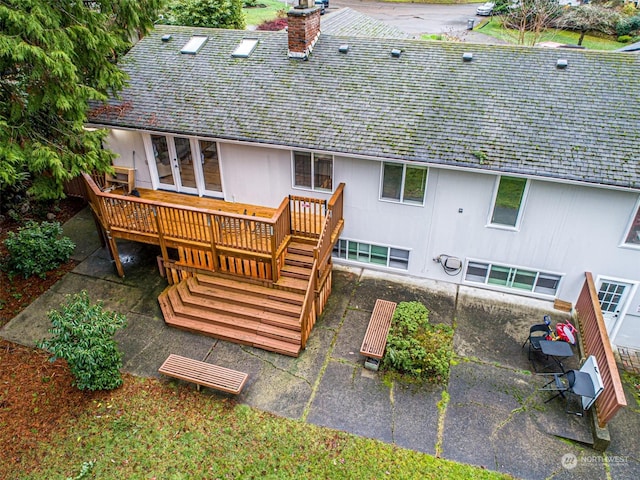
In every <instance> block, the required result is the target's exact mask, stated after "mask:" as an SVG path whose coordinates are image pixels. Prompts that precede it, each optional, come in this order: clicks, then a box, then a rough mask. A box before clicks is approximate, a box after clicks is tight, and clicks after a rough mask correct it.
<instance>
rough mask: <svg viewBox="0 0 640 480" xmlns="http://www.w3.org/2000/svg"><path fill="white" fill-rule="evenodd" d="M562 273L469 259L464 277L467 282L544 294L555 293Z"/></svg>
mask: <svg viewBox="0 0 640 480" xmlns="http://www.w3.org/2000/svg"><path fill="white" fill-rule="evenodd" d="M561 278H562V277H561V276H560V275H557V274H554V273H546V272H539V271H536V270H530V269H525V268H519V267H511V266H508V265H494V264H491V263H484V262H476V261H469V263H468V264H467V271H466V273H465V277H464V279H465V280H466V281H467V282H473V283H483V284H485V285H495V286H497V287H505V288H509V289H513V290H521V291H527V292H533V293H539V294H542V295H555V294H556V292H557V291H558V285H559V284H560V279H561Z"/></svg>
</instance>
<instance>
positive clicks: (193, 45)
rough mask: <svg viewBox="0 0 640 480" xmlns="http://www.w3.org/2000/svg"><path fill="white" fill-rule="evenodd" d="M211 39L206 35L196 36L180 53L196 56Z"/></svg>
mask: <svg viewBox="0 0 640 480" xmlns="http://www.w3.org/2000/svg"><path fill="white" fill-rule="evenodd" d="M207 40H209V37H207V36H205V35H194V36H193V37H191V39H190V40H189V41H188V42H187V43H186V44H185V46H184V47H182V50H180V53H188V54H189V55H195V54H196V53H198V52H199V51H200V49H201V48H202V46H203V45H204V44H205V43H207Z"/></svg>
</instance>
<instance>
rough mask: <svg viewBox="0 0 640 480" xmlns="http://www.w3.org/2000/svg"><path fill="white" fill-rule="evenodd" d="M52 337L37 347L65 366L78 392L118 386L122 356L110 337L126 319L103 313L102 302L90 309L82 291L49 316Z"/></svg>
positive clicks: (85, 294)
mask: <svg viewBox="0 0 640 480" xmlns="http://www.w3.org/2000/svg"><path fill="white" fill-rule="evenodd" d="M48 315H49V319H50V320H51V324H52V328H51V329H49V333H51V334H52V335H53V337H52V338H50V339H45V340H43V341H41V342H40V343H39V345H38V346H39V347H40V348H43V349H45V350H48V351H49V352H51V353H52V354H53V357H52V359H51V361H55V359H56V358H63V359H65V360H66V361H67V363H68V364H69V368H70V370H71V374H72V375H73V377H74V383H73V384H74V385H75V386H76V387H78V388H79V389H80V390H112V389H114V388H117V387H119V386H120V385H122V376H121V375H120V367H122V353H121V352H120V351H119V350H118V347H117V345H116V342H115V341H114V339H113V335H114V334H115V333H116V331H118V330H119V329H121V328H124V327H125V326H126V318H125V317H124V315H121V314H119V313H116V312H110V311H105V310H103V308H102V302H97V303H96V304H93V305H91V303H90V301H89V295H88V294H87V292H86V291H82V292H81V293H78V294H75V295H73V296H70V295H69V296H67V302H66V303H65V304H63V305H62V306H61V309H60V311H57V310H52V311H51V312H49V314H48Z"/></svg>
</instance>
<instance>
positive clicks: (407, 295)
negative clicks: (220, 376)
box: [0, 211, 640, 479]
mask: <svg viewBox="0 0 640 480" xmlns="http://www.w3.org/2000/svg"><path fill="white" fill-rule="evenodd" d="M65 232H66V234H67V235H69V236H71V237H72V239H74V241H77V242H78V244H79V248H78V249H77V250H76V252H77V254H76V255H77V259H78V260H79V261H81V263H80V265H79V266H78V267H77V268H76V269H75V270H74V272H72V273H70V274H68V275H67V276H66V277H65V278H64V279H63V280H62V281H60V282H59V283H58V284H57V285H56V286H55V287H54V288H53V289H51V290H50V291H49V292H47V293H46V294H44V295H43V296H42V297H40V299H38V301H36V302H35V303H34V304H32V305H31V306H30V307H29V308H28V309H26V310H25V311H24V312H22V313H21V314H20V315H18V316H17V317H16V318H15V319H13V320H12V321H11V322H10V323H9V324H8V325H7V326H6V327H5V328H4V329H3V330H2V331H0V335H2V336H3V337H4V338H6V339H8V340H11V341H15V342H18V343H22V344H30V345H32V344H33V343H35V341H36V340H38V339H40V338H41V337H42V336H43V335H44V334H45V332H46V330H47V319H46V315H45V312H46V311H47V310H49V309H51V308H57V307H58V306H59V305H60V303H61V302H62V301H63V296H64V294H67V293H75V292H77V291H79V290H81V289H87V290H88V291H89V293H90V296H91V298H92V299H94V300H97V299H102V300H104V303H105V307H106V308H109V309H113V310H117V311H120V312H123V313H125V314H126V315H127V318H128V327H127V328H126V329H125V330H124V331H122V332H120V333H119V334H118V337H117V338H118V341H119V344H120V346H121V348H122V349H123V351H124V353H125V356H124V365H125V366H124V368H125V370H127V371H128V372H131V373H133V374H136V375H140V376H145V377H159V375H158V372H157V370H158V367H159V366H160V365H161V364H162V362H163V361H164V360H165V359H166V358H167V356H168V355H169V354H170V353H175V354H180V355H184V356H188V357H191V358H197V359H199V360H205V361H206V362H210V363H214V364H217V365H221V366H226V367H231V368H234V369H238V370H241V371H244V372H247V373H248V374H249V379H248V381H247V384H246V385H245V388H244V390H243V393H242V394H241V395H240V396H239V397H238V401H239V402H241V403H244V404H247V405H250V406H252V407H255V408H258V409H261V410H265V411H269V412H272V413H274V414H277V415H281V416H285V417H289V418H295V419H299V420H301V421H305V422H309V423H313V424H317V425H322V426H327V427H331V428H336V429H340V430H344V431H348V432H351V433H354V434H357V435H362V436H367V437H372V438H377V439H380V440H382V441H385V442H390V443H395V444H397V445H398V446H401V447H406V448H411V449H414V450H418V451H423V452H426V453H429V454H437V455H439V456H440V457H443V458H447V459H451V460H455V461H459V462H465V463H470V464H475V465H483V466H485V467H486V468H489V469H491V470H497V471H501V472H505V473H509V474H512V475H514V476H516V477H520V478H527V479H543V478H549V477H551V476H554V478H555V477H556V476H557V478H581V479H591V478H593V479H599V478H605V477H606V476H607V473H606V470H607V469H608V474H609V475H610V477H611V478H613V479H618V478H620V479H622V478H639V477H640V463H639V461H638V459H639V458H640V446H639V445H638V443H637V440H636V439H637V435H638V432H639V431H640V414H639V413H638V412H637V408H636V409H635V410H634V409H633V408H625V409H623V410H621V411H620V412H619V413H618V415H617V416H616V417H615V418H614V419H613V420H612V421H611V423H610V424H609V428H610V431H611V437H612V442H611V445H610V447H609V449H608V450H607V452H606V455H605V454H602V453H599V452H596V451H594V450H593V449H591V448H590V447H589V446H588V445H586V443H588V442H589V441H590V440H591V433H590V431H589V428H588V424H587V419H586V418H581V417H576V416H572V415H567V414H565V413H564V403H563V402H561V401H557V400H553V401H551V402H549V403H547V404H545V403H544V401H545V400H546V399H547V398H548V397H549V394H548V392H540V391H539V390H538V389H539V387H541V386H542V385H543V384H544V383H545V382H544V380H543V379H542V378H540V377H536V376H534V375H532V374H531V373H530V370H531V366H530V363H529V361H528V359H527V349H526V347H525V348H522V343H523V341H524V340H525V338H526V337H527V334H528V329H529V326H530V325H531V324H532V323H536V322H538V321H541V320H542V316H543V315H544V314H550V315H551V316H552V319H553V323H554V324H555V323H556V322H557V321H561V320H562V319H563V318H564V317H563V315H564V314H562V313H561V312H557V311H554V310H549V308H548V304H546V303H544V302H538V301H531V300H526V299H519V298H514V297H512V296H507V295H502V294H496V293H494V292H489V291H486V290H477V289H471V288H467V287H460V288H456V286H455V285H451V284H441V283H434V282H426V281H415V280H414V281H411V282H409V281H407V279H406V278H403V277H397V276H390V275H388V274H381V273H375V272H371V271H365V270H360V269H344V268H335V269H334V279H333V290H332V294H331V296H330V297H329V300H328V302H327V305H326V308H325V311H324V313H323V315H322V316H321V317H320V318H319V320H318V322H317V323H316V326H315V328H314V330H313V332H312V334H311V336H310V337H309V341H308V343H307V346H306V350H304V351H303V352H302V353H301V354H300V356H299V357H298V358H290V357H285V356H282V355H278V354H274V353H270V352H266V351H262V350H259V349H255V348H251V347H246V346H241V345H235V344H231V343H227V342H224V341H217V340H215V339H211V338H208V337H204V336H200V335H196V334H192V333H189V332H184V331H179V330H176V329H172V328H168V327H166V326H165V324H164V322H163V321H162V319H161V315H160V309H159V306H158V304H157V300H156V299H157V296H158V294H159V293H160V292H161V291H162V289H163V288H164V287H165V286H166V283H165V281H164V280H163V279H162V278H160V277H159V276H158V275H157V274H156V273H155V271H156V270H155V269H156V268H157V267H156V264H155V256H156V255H157V248H158V247H155V246H148V245H142V244H138V243H129V242H123V244H122V247H121V255H122V257H123V259H125V261H126V262H127V272H128V275H127V277H126V278H124V279H121V278H119V277H118V276H117V275H116V274H115V272H114V269H113V264H112V262H111V260H110V258H109V254H108V252H107V251H106V250H105V249H102V248H99V241H98V238H97V234H96V233H95V230H94V228H93V221H92V219H91V216H90V215H89V214H88V212H86V211H85V212H83V214H81V215H80V216H78V217H76V218H75V219H73V220H72V221H71V222H69V223H68V224H67V225H65ZM377 298H382V299H386V300H393V301H396V302H400V301H411V300H417V301H420V302H422V303H424V304H425V305H426V306H427V308H428V309H429V310H430V312H431V314H430V319H431V321H432V322H445V323H448V324H451V325H453V326H454V327H455V339H454V348H455V350H456V354H457V356H458V359H457V361H456V363H455V364H454V365H453V366H452V370H451V376H450V380H449V384H448V387H447V389H446V395H443V392H444V390H445V389H444V387H441V386H434V385H421V386H416V385H408V384H403V383H401V382H396V381H385V380H384V379H383V377H382V375H381V374H379V373H375V372H371V371H369V370H365V369H364V368H363V358H362V357H361V356H360V354H359V353H358V352H359V348H360V344H361V341H362V337H363V335H364V332H365V330H366V327H367V323H368V320H369V316H370V314H371V310H372V309H373V305H374V303H375V300H376V299H377ZM565 365H566V366H567V368H573V366H576V367H577V365H573V364H572V363H571V362H567V363H566V364H565ZM162 381H163V382H168V381H169V380H168V379H162ZM188 388H192V387H191V386H190V387H188ZM203 394H205V395H216V396H217V395H220V394H218V393H214V392H212V391H210V390H205V391H204V392H203ZM447 396H448V401H443V399H445V400H446V398H447ZM628 398H630V399H632V397H630V396H628ZM630 405H632V404H631V403H630ZM561 437H562V438H561ZM563 438H570V439H573V441H567V440H564V439H563ZM571 456H575V458H576V460H577V461H576V463H575V464H567V463H565V464H563V459H564V458H571ZM607 459H608V460H607ZM605 464H607V465H605ZM563 465H564V466H563ZM570 467H574V468H570Z"/></svg>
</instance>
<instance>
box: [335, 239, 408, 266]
mask: <svg viewBox="0 0 640 480" xmlns="http://www.w3.org/2000/svg"><path fill="white" fill-rule="evenodd" d="M333 256H334V257H337V258H344V259H346V260H353V261H354V262H363V263H371V264H374V265H380V266H383V267H392V268H401V269H403V270H407V269H408V268H409V250H403V249H401V248H393V247H385V246H382V245H371V244H369V243H363V242H354V241H353V240H344V239H340V240H338V242H337V243H336V245H335V247H333Z"/></svg>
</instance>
